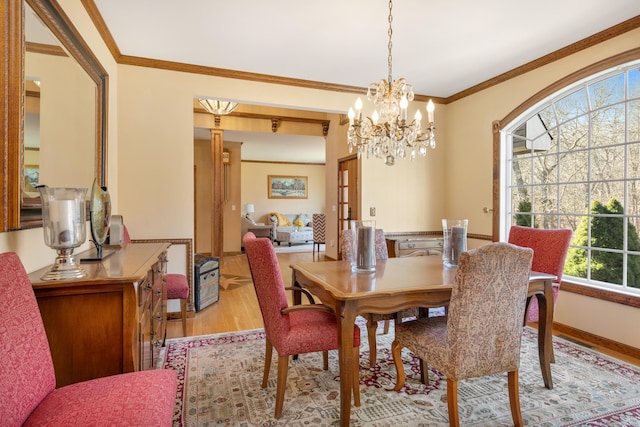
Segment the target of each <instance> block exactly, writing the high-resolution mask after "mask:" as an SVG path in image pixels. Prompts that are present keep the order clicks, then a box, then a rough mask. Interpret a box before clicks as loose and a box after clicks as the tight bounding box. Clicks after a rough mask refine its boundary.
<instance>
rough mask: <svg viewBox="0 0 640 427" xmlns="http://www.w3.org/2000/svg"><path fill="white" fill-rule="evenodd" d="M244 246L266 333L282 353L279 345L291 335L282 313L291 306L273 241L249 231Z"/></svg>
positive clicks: (244, 238) (287, 318) (287, 321)
mask: <svg viewBox="0 0 640 427" xmlns="http://www.w3.org/2000/svg"><path fill="white" fill-rule="evenodd" d="M242 243H243V244H244V250H245V252H246V254H247V260H248V261H249V269H250V270H251V278H252V279H253V286H254V288H255V291H256V296H257V297H258V304H259V305H260V311H261V313H262V321H263V322H264V330H265V333H266V335H267V337H268V338H269V340H270V341H271V342H272V343H273V345H274V346H275V347H276V350H279V349H280V342H281V340H282V339H283V338H284V337H285V336H286V335H287V333H288V332H289V329H290V324H289V315H288V314H282V313H281V311H282V309H284V308H287V307H288V306H289V302H288V301H287V295H286V292H285V289H284V288H285V285H284V280H283V279H282V273H281V272H280V266H279V264H278V257H277V256H276V251H275V249H274V248H273V243H271V240H269V239H266V238H256V236H255V234H253V233H252V232H250V231H249V232H247V233H246V234H245V235H244V237H243V238H242Z"/></svg>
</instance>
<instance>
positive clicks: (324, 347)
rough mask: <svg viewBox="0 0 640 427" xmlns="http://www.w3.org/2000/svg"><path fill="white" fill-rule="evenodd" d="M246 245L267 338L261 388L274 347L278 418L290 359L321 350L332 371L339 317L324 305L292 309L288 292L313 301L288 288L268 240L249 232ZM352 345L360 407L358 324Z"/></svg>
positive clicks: (263, 385)
mask: <svg viewBox="0 0 640 427" xmlns="http://www.w3.org/2000/svg"><path fill="white" fill-rule="evenodd" d="M243 243H244V248H245V251H246V253H247V259H248V261H249V268H250V269H251V277H252V279H253V286H254V288H255V291H256V296H257V297H258V304H259V305H260V311H261V312H262V320H263V322H264V330H265V334H266V336H267V339H266V351H265V358H264V376H263V379H262V388H266V387H267V380H268V378H269V370H270V368H271V355H272V351H273V347H275V348H276V351H277V352H278V382H277V385H276V407H275V417H276V418H280V415H281V414H282V405H283V402H284V391H285V388H286V384H287V371H288V369H289V356H291V355H298V354H304V353H313V352H317V351H321V352H323V361H324V369H325V370H327V369H329V363H328V353H327V352H328V350H335V349H337V348H338V328H337V323H336V316H335V313H334V312H333V309H332V308H331V307H329V306H326V305H323V304H311V305H294V306H291V307H289V303H288V301H287V296H286V290H292V291H300V292H303V293H305V294H307V297H309V300H310V301H312V302H313V298H312V297H311V296H310V295H309V294H308V293H307V292H306V291H304V290H302V289H300V288H285V286H284V281H283V279H282V273H281V272H280V266H279V264H278V258H277V257H276V252H275V249H274V248H273V244H272V243H271V241H270V240H269V239H265V238H260V239H258V238H256V237H255V235H254V234H253V233H251V232H248V233H247V234H245V235H244V237H243ZM353 344H354V346H353V352H354V359H355V370H354V372H355V375H354V376H353V395H354V400H355V404H356V406H360V376H359V375H358V371H359V367H360V328H358V326H356V325H354V328H353Z"/></svg>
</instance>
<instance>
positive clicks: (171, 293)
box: [164, 273, 189, 299]
mask: <svg viewBox="0 0 640 427" xmlns="http://www.w3.org/2000/svg"><path fill="white" fill-rule="evenodd" d="M164 277H165V280H166V281H167V299H187V298H189V282H187V277H186V276H185V275H184V274H172V273H170V274H167V275H165V276H164Z"/></svg>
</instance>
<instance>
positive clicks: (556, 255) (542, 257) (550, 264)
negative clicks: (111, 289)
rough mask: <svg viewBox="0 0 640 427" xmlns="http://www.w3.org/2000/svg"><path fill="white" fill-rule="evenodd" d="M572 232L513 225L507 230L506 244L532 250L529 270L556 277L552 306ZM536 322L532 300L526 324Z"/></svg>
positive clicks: (555, 298)
mask: <svg viewBox="0 0 640 427" xmlns="http://www.w3.org/2000/svg"><path fill="white" fill-rule="evenodd" d="M572 233H573V232H572V231H571V230H570V229H564V228H557V229H541V228H530V227H522V226H519V225H514V226H512V227H511V229H510V230H509V238H508V242H509V243H512V244H514V245H517V246H522V247H525V248H531V249H533V265H532V266H531V269H532V270H533V271H537V272H540V273H547V274H553V275H554V276H557V277H558V281H557V284H558V286H554V288H553V305H554V307H555V303H556V301H557V300H558V288H559V287H560V282H561V281H562V270H564V262H565V259H566V258H567V252H568V250H569V244H570V243H571V235H572ZM537 321H538V301H537V300H536V299H535V298H532V300H531V302H530V304H529V309H528V312H527V322H537Z"/></svg>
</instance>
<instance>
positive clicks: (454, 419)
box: [447, 378, 460, 427]
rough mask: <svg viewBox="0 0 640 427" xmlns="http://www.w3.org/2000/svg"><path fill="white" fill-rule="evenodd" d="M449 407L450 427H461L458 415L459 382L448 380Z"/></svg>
mask: <svg viewBox="0 0 640 427" xmlns="http://www.w3.org/2000/svg"><path fill="white" fill-rule="evenodd" d="M447 405H448V406H449V426H450V427H460V417H459V415H458V381H453V380H450V379H449V378H447Z"/></svg>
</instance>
